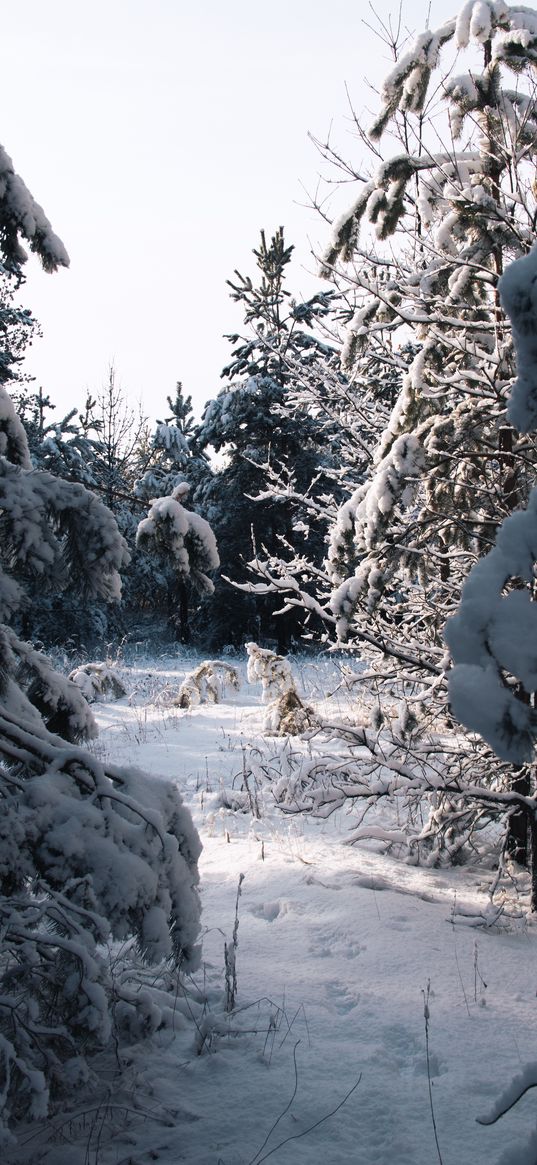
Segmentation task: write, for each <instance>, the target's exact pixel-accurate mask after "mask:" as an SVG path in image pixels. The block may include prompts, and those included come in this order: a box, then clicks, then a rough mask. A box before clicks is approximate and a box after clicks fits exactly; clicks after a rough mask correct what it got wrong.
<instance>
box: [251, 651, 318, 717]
mask: <svg viewBox="0 0 537 1165" xmlns="http://www.w3.org/2000/svg"><path fill="white" fill-rule="evenodd" d="M246 650H247V652H248V669H247V676H248V682H249V683H251V684H254V683H261V685H262V689H263V700H264V701H265V703H267V708H266V711H265V720H264V725H263V727H264V731H265V732H266V733H267V735H268V736H299V735H300V733H301V732H305V731H306V730H307V729H308V728H312V727H313V726H314V725H315V724H317V723H318V721H317V719H316V717H315V713H314V711H313V709H312V708H310V707H309V706H308V705H307V704H304V703H303V701H302V700H301V698H300V696H299V694H298V692H297V690H296V686H295V681H294V679H293V673H292V671H291V665H290V663H289V661H288V660H287V659H284V658H283V656H281V655H276V653H275V652H274V651H269V650H268V648H266V647H258V646H257V643H247V644H246Z"/></svg>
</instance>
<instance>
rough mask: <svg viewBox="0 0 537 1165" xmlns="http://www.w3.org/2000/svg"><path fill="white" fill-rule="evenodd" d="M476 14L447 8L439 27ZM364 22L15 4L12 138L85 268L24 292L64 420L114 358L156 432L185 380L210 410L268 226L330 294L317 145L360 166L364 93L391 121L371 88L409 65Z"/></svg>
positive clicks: (168, 0) (285, 12)
mask: <svg viewBox="0 0 537 1165" xmlns="http://www.w3.org/2000/svg"><path fill="white" fill-rule="evenodd" d="M458 7H459V5H458V4H457V2H456V0H455V3H454V4H453V5H452V4H451V3H448V2H447V0H432V5H431V17H430V24H431V25H432V26H433V27H434V26H436V25H438V24H441V23H443V22H444V20H445V19H447V18H448V17H449V16H451V15H453V12H456V11H457V9H458ZM427 8H428V5H427V3H426V2H425V0H409V2H408V3H407V4H406V5H405V6H404V13H405V15H404V21H405V24H406V25H407V26H408V27H409V28H411V29H412V30H413V31H416V32H420V31H422V29H423V28H424V27H425V25H426V19H427ZM390 10H391V11H396V5H395V4H394V5H393V6H391V8H390V6H389V5H388V4H387V3H385V0H382V3H381V4H379V7H378V11H379V13H380V14H381V16H382V17H383V18H384V19H386V18H387V16H388V14H389V12H390ZM364 20H366V21H373V15H372V11H371V9H370V7H369V5H367V4H363V3H360V2H359V0H330V2H328V0H267V2H265V3H261V2H259V0H198V3H197V4H193V3H190V2H187V0H91V2H90V3H87V4H80V3H78V2H76V0H46V2H45V0H24V4H22V3H21V4H9V5H5V6H4V8H3V12H2V34H3V50H4V51H3V60H2V87H3V92H4V100H3V116H2V130H1V135H0V141H1V142H2V144H3V145H4V146H5V148H6V149H7V151H8V153H9V154H10V155H11V157H12V158H13V161H14V164H15V168H16V170H18V172H19V173H20V174H21V176H22V177H23V178H24V180H25V182H26V184H27V185H28V186H29V187H30V190H31V191H32V193H33V195H34V197H35V198H36V199H37V201H38V202H41V204H42V205H43V207H44V209H45V212H46V214H47V215H48V217H49V218H50V220H51V222H52V225H53V227H54V229H55V230H56V232H57V233H58V234H59V235H60V237H61V238H62V239H63V241H64V243H65V245H66V246H67V249H68V251H69V253H70V256H71V268H70V270H69V271H61V272H59V273H58V274H57V275H55V276H47V275H44V274H43V273H42V272H41V271H40V270H39V269H38V266H37V262H36V261H35V260H32V259H31V260H30V261H29V263H28V265H27V269H28V280H27V284H26V287H25V289H24V303H25V306H27V307H29V308H31V310H32V311H33V313H34V314H35V315H36V316H37V318H38V319H39V321H40V323H41V325H42V328H43V333H44V335H43V339H41V340H39V341H36V343H35V345H34V348H33V349H32V351H31V353H30V355H29V357H28V360H27V369H28V370H29V371H31V372H32V373H33V374H34V375H35V376H36V378H37V383H38V384H42V385H43V388H44V389H45V391H46V392H47V393H49V395H50V396H51V398H52V400H53V401H55V402H56V403H57V405H58V409H59V410H60V409H61V410H64V411H66V410H67V409H68V408H69V407H72V406H75V405H77V406H81V405H82V404H83V401H84V399H85V394H86V391H87V390H90V391H92V392H95V391H98V390H99V389H100V388H101V387H102V385H103V384H104V382H105V381H106V377H107V368H108V365H109V364H110V362H112V361H113V362H114V364H115V367H116V371H117V377H118V381H119V383H120V385H121V386H122V388H123V390H124V392H125V394H126V395H127V396H128V397H129V398H130V399H131V400H132V401H133V402H134V401H136V400H137V399H139V398H141V399H142V401H143V404H144V407H145V409H146V411H147V413H148V414H149V415H150V416H152V417H155V416H162V415H163V414H164V413H165V411H166V405H165V401H166V396H167V395H169V394H171V395H173V393H174V387H175V383H176V381H177V380H182V381H183V384H184V387H185V390H186V391H187V392H190V393H192V396H193V399H194V403H195V406H196V410H197V412H198V413H200V412H201V410H202V408H203V404H204V403H205V401H207V400H209V399H210V398H212V397H214V396H215V395H216V393H217V391H218V389H219V388H220V387H221V381H220V379H219V377H220V371H221V369H222V366H223V364H224V363H225V362H226V361H227V359H228V356H229V352H230V350H231V349H230V346H229V343H228V342H227V341H225V340H224V339H222V334H223V333H225V332H228V331H238V330H240V327H241V322H242V321H241V313H240V308H239V306H238V305H236V304H234V303H233V302H232V301H231V300H230V299H229V296H228V289H227V288H226V285H225V281H226V279H227V278H229V277H230V276H232V274H233V270H234V268H235V267H237V268H238V269H239V270H240V271H241V272H243V273H244V274H249V273H253V271H254V266H255V260H254V259H253V256H252V255H251V251H252V247H254V246H256V245H257V242H258V238H259V230H260V228H261V227H264V228H265V229H266V232H267V235H270V234H271V232H272V231H273V230H274V229H275V228H276V227H278V226H279V225H283V226H284V227H285V230H286V238H287V241H288V242H292V243H295V245H296V261H295V263H294V267H293V268H292V269H291V283H290V285H289V286H290V289H291V290H292V291H293V292H294V293H296V294H300V293H301V292H303V293H304V294H305V295H306V294H309V293H311V290H312V281H311V277H309V276H308V275H307V274H306V271H307V269H308V268H309V269H310V270H313V269H314V263H313V260H312V259H311V258H310V257H309V252H310V243H311V244H313V246H315V245H316V244H318V243H319V242H320V243H321V245H322V244H323V243H324V241H325V239H326V228H325V226H324V224H323V223H322V221H320V220H319V218H318V217H316V216H315V215H314V214H313V213H312V212H311V211H309V210H308V209H305V208H304V205H303V204H304V203H305V202H306V201H307V198H306V195H305V193H304V189H303V187H305V188H306V189H307V190H309V191H314V190H315V187H316V185H317V176H318V172H319V169H320V166H321V163H320V159H319V156H318V154H317V153H316V150H315V148H314V146H313V145H312V144H311V142H310V141H309V139H308V136H307V135H308V130H309V131H311V132H312V133H313V134H315V135H316V136H317V137H319V138H325V137H326V135H327V133H328V131H329V127H330V125H331V123H332V124H333V133H334V135H335V138H334V140H336V141H338V142H339V143H340V144H342V143H344V149H345V152H346V154H347V155H348V156H351V155H352V152H353V150H358V143H356V142H355V141H353V140H352V139H351V138H350V137H348V138H347V140H346V141H345V134H347V133H348V131H349V128H350V126H349V107H348V104H347V98H346V93H345V82H346V83H347V85H348V88H349V91H350V93H351V95H352V98H353V103H354V106H355V108H356V111H357V112H358V113H360V112H361V111H362V110H365V109H366V108H369V109H375V108H376V102H375V97H374V94H372V93H371V92H370V91H369V90H368V89H367V87H366V85H365V83H364V78H366V77H367V78H369V79H370V80H371V81H372V82H374V83H376V84H377V85H378V83H379V82H380V80H381V79H382V77H383V75H384V74H385V73H386V72H387V71H388V70H389V68H390V62H389V58H388V56H387V54H386V51H385V50H384V49H383V46H382V45H381V44H380V42H379V41H378V40H377V39H376V38H375V37H374V36H373V34H372V32H370V30H369V29H368V28H367V27H366V25H365V24H364ZM369 120H370V118H369V117H365V118H364V122H365V124H368V122H369Z"/></svg>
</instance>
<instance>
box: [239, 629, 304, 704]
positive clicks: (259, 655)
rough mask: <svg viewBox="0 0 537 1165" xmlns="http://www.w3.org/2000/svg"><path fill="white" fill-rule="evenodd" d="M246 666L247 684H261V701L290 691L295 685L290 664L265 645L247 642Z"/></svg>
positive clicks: (267, 700) (266, 700) (266, 701)
mask: <svg viewBox="0 0 537 1165" xmlns="http://www.w3.org/2000/svg"><path fill="white" fill-rule="evenodd" d="M246 651H247V654H248V667H247V671H246V676H247V679H248V683H249V684H258V683H260V684H261V687H262V692H263V702H264V703H265V704H268V702H269V701H270V700H274V699H275V698H276V697H278V698H279V697H280V696H283V695H284V694H285V693H286V692H292V691H293V690H294V687H295V681H294V679H293V673H292V671H291V664H290V663H289V660H287V659H284V657H283V655H276V652H274V651H269V649H268V648H267V647H258V646H257V643H247V644H246Z"/></svg>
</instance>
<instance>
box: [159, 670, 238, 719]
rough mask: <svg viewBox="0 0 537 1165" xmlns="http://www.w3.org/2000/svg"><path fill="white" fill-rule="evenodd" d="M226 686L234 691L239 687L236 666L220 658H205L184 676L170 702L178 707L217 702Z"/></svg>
mask: <svg viewBox="0 0 537 1165" xmlns="http://www.w3.org/2000/svg"><path fill="white" fill-rule="evenodd" d="M228 688H231V690H232V691H235V692H236V691H238V690H239V688H240V678H239V673H238V671H237V668H236V667H233V665H232V664H230V663H225V662H224V661H223V660H220V659H206V660H204V662H203V663H200V664H199V666H198V667H196V668H194V670H193V671H191V672H189V674H188V675H187V676H185V678H184V680H183V683H182V684H181V687H180V688H179V691H178V693H177V696H176V697H175V698H174V699H173V700H172V704H176V705H177V706H178V707H179V708H195V707H197V705H198V704H219V703H220V701H221V699H222V698H223V696H224V694H225V692H226V690H227V689H228Z"/></svg>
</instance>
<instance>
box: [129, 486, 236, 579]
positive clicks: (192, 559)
mask: <svg viewBox="0 0 537 1165" xmlns="http://www.w3.org/2000/svg"><path fill="white" fill-rule="evenodd" d="M189 488H190V487H189V485H188V483H187V482H181V483H180V484H179V485H178V486H176V488H175V489H174V491H173V493H172V494H170V495H169V496H167V497H162V498H154V499H153V501H152V502H151V506H150V509H149V513H148V515H147V518H143V519H142V521H141V522H140V523H139V525H138V532H137V535H136V542H137V544H138V545H139V546H141V547H142V548H143V549H147V550H156V551H157V552H158V553H159V554H161V555H162V554H163V555H166V556H169V557H170V558H171V560H172V562H173V565H174V567H175V569H176V571H177V573H178V574H179V575H182V576H183V577H184V578H190V579H191V581H192V582H193V583H194V585H195V586H196V587H197V588H198V589H199V590H201V591H206V592H207V593H208V594H212V592H213V591H214V585H213V583H212V582H211V580H210V579H209V578H208V577H207V573H206V572H207V571H212V570H216V569H217V567H218V566H219V565H220V559H219V556H218V549H217V546H216V538H215V536H214V534H213V531H212V529H211V527H210V525H209V523H208V522H206V520H205V518H202V517H201V516H200V514H196V513H194V512H193V511H192V510H185V508H184V506H182V505H181V500H182V499H184V498H185V497H186V495H187V493H188V491H189Z"/></svg>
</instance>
